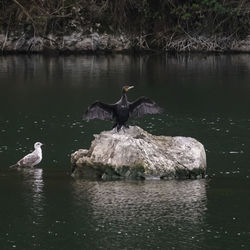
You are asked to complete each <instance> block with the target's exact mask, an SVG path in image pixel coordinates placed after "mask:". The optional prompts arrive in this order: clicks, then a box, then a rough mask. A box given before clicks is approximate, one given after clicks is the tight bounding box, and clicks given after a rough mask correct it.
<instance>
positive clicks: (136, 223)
mask: <svg viewBox="0 0 250 250" xmlns="http://www.w3.org/2000/svg"><path fill="white" fill-rule="evenodd" d="M72 185H73V187H74V193H73V194H74V198H75V202H77V206H81V204H82V203H84V202H85V201H86V199H88V201H89V204H90V205H91V211H92V212H91V214H90V216H91V220H92V221H94V222H93V224H94V225H95V229H94V230H95V231H98V234H99V239H98V242H99V244H100V245H101V246H105V245H106V244H107V243H108V242H112V241H114V239H115V237H118V240H116V241H114V242H113V244H114V245H113V247H114V248H115V247H117V249H118V247H125V246H126V245H129V246H130V247H131V242H130V240H131V239H132V238H133V241H134V243H133V244H132V246H133V247H135V248H136V247H139V246H140V244H143V246H146V247H147V248H148V249H150V248H151V249H153V248H154V249H156V248H157V247H160V248H162V247H163V246H164V247H165V249H170V247H175V248H176V249H179V247H180V246H181V245H182V244H184V243H185V244H186V245H185V246H186V247H187V249H188V246H190V247H191V248H193V247H194V246H195V245H196V244H200V243H201V242H202V240H203V235H202V234H203V227H204V219H205V218H204V217H205V214H206V203H207V197H206V181H205V180H195V181H143V182H132V181H131V182H129V181H128V182H84V181H75V182H73V184H72ZM82 213H84V211H82ZM82 216H84V215H82ZM80 217H81V214H79V218H80ZM166 232H168V234H167V235H166ZM102 236H103V237H102ZM173 237H175V238H178V241H177V242H173V240H172V239H173ZM164 239H165V240H164ZM119 241H120V242H119ZM115 244H116V245H115ZM163 244H164V245H163ZM100 248H101V247H100ZM191 248H190V249H191ZM131 249H133V248H132V247H131ZM139 249H140V248H139Z"/></svg>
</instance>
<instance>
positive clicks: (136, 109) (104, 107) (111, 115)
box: [84, 86, 163, 131]
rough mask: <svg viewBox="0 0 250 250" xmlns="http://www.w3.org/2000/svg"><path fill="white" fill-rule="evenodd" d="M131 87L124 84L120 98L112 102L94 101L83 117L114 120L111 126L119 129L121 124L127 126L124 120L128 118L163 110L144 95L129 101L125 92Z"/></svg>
mask: <svg viewBox="0 0 250 250" xmlns="http://www.w3.org/2000/svg"><path fill="white" fill-rule="evenodd" d="M132 88H134V86H124V87H123V88H122V97H121V99H120V100H119V101H118V102H116V103H114V104H105V103H103V102H100V101H96V102H94V103H93V104H92V105H90V106H89V107H88V110H87V111H86V113H85V116H84V119H85V120H87V121H89V120H91V119H101V120H114V121H115V124H114V126H113V128H114V127H116V128H117V131H119V130H120V129H121V127H122V126H125V127H128V125H127V124H126V122H127V121H128V119H129V118H137V117H141V116H143V115H146V114H159V113H161V112H162V111H163V109H162V108H160V107H159V106H158V105H157V104H156V103H155V102H154V101H153V100H151V99H150V98H148V97H145V96H142V97H140V98H138V99H137V100H135V101H134V102H129V101H128V99H127V94H126V93H127V92H128V91H129V90H130V89H132Z"/></svg>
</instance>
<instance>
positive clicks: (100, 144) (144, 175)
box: [71, 126, 206, 180]
mask: <svg viewBox="0 0 250 250" xmlns="http://www.w3.org/2000/svg"><path fill="white" fill-rule="evenodd" d="M94 137H95V139H94V140H93V141H92V144H91V147H90V149H89V150H86V149H79V150H78V151H76V152H75V153H73V154H72V155H71V163H72V166H73V168H72V171H73V173H72V175H73V176H79V177H81V176H82V177H87V178H89V177H90V178H101V179H104V180H108V179H119V178H130V179H150V178H159V179H160V178H161V179H164V178H166V179H173V178H197V177H204V175H205V171H206V153H205V150H204V147H203V145H202V144H201V143H200V142H198V141H197V140H195V139H193V138H190V137H180V136H177V137H170V136H154V135H151V134H149V133H148V132H146V131H144V130H143V129H141V128H140V127H137V126H130V127H129V128H128V129H126V130H123V129H121V130H120V131H119V132H116V130H111V131H103V132H102V133H100V134H98V135H94Z"/></svg>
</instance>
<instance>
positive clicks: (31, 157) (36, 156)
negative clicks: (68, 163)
mask: <svg viewBox="0 0 250 250" xmlns="http://www.w3.org/2000/svg"><path fill="white" fill-rule="evenodd" d="M42 145H43V144H42V143H41V142H36V143H35V144H34V148H35V150H34V151H33V152H32V153H30V154H28V155H26V156H24V157H23V158H22V159H21V160H19V161H18V162H17V163H16V164H14V165H12V166H10V168H14V167H34V166H35V165H37V164H39V163H40V162H41V160H42V158H43V156H42V149H41V146H42Z"/></svg>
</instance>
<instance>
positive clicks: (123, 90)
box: [122, 86, 134, 94]
mask: <svg viewBox="0 0 250 250" xmlns="http://www.w3.org/2000/svg"><path fill="white" fill-rule="evenodd" d="M132 88H134V86H123V87H122V93H123V94H125V93H127V92H128V91H129V90H130V89H132Z"/></svg>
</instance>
